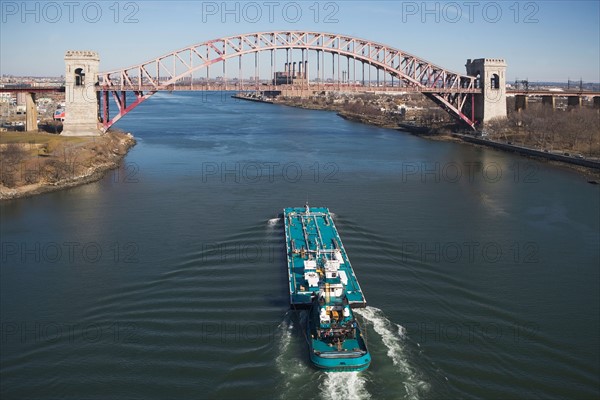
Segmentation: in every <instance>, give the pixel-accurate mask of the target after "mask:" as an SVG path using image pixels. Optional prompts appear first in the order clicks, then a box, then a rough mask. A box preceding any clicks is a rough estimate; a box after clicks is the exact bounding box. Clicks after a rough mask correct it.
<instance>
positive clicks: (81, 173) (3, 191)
mask: <svg viewBox="0 0 600 400" xmlns="http://www.w3.org/2000/svg"><path fill="white" fill-rule="evenodd" d="M135 144H136V142H135V139H134V138H133V136H132V135H131V134H129V133H123V132H117V131H114V132H113V131H110V132H108V133H106V134H104V135H101V136H87V137H65V136H60V135H53V134H47V133H32V132H25V133H24V132H3V133H0V201H1V200H9V199H16V198H21V197H28V196H33V195H36V194H41V193H47V192H52V191H56V190H61V189H66V188H71V187H74V186H79V185H84V184H87V183H90V182H94V181H97V180H100V179H102V177H104V176H105V174H106V173H107V172H108V171H110V170H113V169H116V168H118V167H119V165H120V164H121V161H122V160H123V158H124V157H125V155H126V154H127V152H128V151H129V149H130V148H131V147H133V146H135Z"/></svg>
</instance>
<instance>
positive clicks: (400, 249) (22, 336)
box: [0, 93, 600, 400]
mask: <svg viewBox="0 0 600 400" xmlns="http://www.w3.org/2000/svg"><path fill="white" fill-rule="evenodd" d="M117 126H118V127H119V128H121V129H124V130H127V131H130V132H132V133H133V134H134V135H135V136H136V138H137V139H138V145H137V146H136V147H134V148H133V149H132V150H131V152H130V153H129V155H128V156H127V158H126V160H125V162H124V164H123V167H122V168H121V169H119V170H118V171H115V172H113V173H111V174H109V175H108V176H107V177H106V178H105V179H103V180H101V181H99V182H96V183H92V184H89V185H85V186H82V187H78V188H73V189H70V190H66V191H61V192H56V193H50V194H45V195H41V196H37V197H34V198H29V199H20V200H14V201H9V202H4V203H2V204H1V205H0V210H1V213H2V214H1V216H2V224H1V225H2V226H1V228H0V229H1V231H0V232H1V235H2V237H1V240H2V254H1V257H2V260H1V261H2V267H1V269H0V278H1V281H0V285H1V286H0V289H1V292H0V300H1V304H0V306H1V309H0V311H1V327H2V331H1V337H0V339H1V356H0V362H1V364H0V374H1V379H0V389H1V391H0V397H1V398H2V399H3V400H7V399H26V398H64V399H78V400H79V399H106V398H113V399H132V398H139V399H164V398H172V399H175V398H180V399H192V398H198V399H199V398H211V399H229V398H248V399H251V398H256V399H278V398H281V399H306V398H323V399H354V398H356V399H367V398H371V399H405V398H408V399H442V398H443V399H447V398H523V399H525V398H527V399H529V398H598V396H599V385H600V381H599V376H600V367H599V354H600V349H599V341H598V337H600V327H599V318H598V315H599V314H600V310H599V304H600V298H599V291H600V289H599V286H600V283H599V273H598V265H599V264H600V255H599V241H600V237H599V231H600V227H599V220H600V215H599V210H600V192H599V188H598V186H594V185H590V184H588V183H587V182H586V180H585V178H583V177H582V176H580V175H578V174H576V173H573V172H571V171H569V170H565V169H561V168H558V167H555V166H550V165H547V164H544V163H541V162H537V161H530V160H527V159H525V158H520V157H517V156H513V155H511V154H507V153H502V152H497V151H494V150H490V149H484V148H476V147H472V146H467V145H461V144H456V143H448V142H435V141H428V140H424V139H421V138H418V137H414V136H411V135H409V134H406V133H402V132H397V131H394V130H388V129H380V128H376V127H371V126H367V125H362V124H357V123H352V122H349V121H345V120H343V119H341V118H339V117H337V116H336V115H335V114H334V113H331V112H322V111H310V110H301V109H294V108H289V107H284V106H277V105H267V104H260V103H253V102H243V101H235V100H233V99H231V98H229V97H228V95H222V94H220V93H209V94H206V93H183V94H181V93H175V94H162V93H161V94H157V95H155V96H154V97H153V98H151V99H150V100H149V101H148V102H146V103H144V104H142V105H141V106H140V107H138V108H137V109H136V110H135V111H133V112H132V113H131V114H130V115H127V116H126V117H125V118H124V119H123V120H121V121H120V122H119V123H118V124H117ZM306 201H308V202H309V203H310V204H312V205H314V206H326V207H329V209H330V210H331V211H332V212H333V213H334V214H335V222H336V225H337V228H338V230H339V232H340V235H341V237H342V240H343V242H344V245H345V247H346V250H347V252H348V254H349V256H350V259H351V261H352V264H353V267H354V269H355V272H356V274H357V277H358V279H359V281H360V283H361V286H362V288H363V291H364V292H365V295H366V298H367V302H368V304H369V306H368V307H367V308H366V309H363V310H361V311H360V318H361V320H362V324H363V326H364V327H366V332H367V340H368V345H369V348H370V351H371V353H372V358H373V362H372V364H371V367H370V368H369V369H368V370H367V371H365V372H361V373H343V374H342V373H337V374H335V373H322V372H320V371H316V370H315V369H313V368H312V367H311V366H310V364H309V361H308V355H307V345H306V342H305V338H304V336H303V329H302V327H303V324H304V323H305V318H306V316H305V315H304V314H302V313H294V312H290V311H288V298H287V293H286V289H287V285H286V280H287V276H286V265H285V258H284V248H283V226H282V222H281V220H280V219H279V218H278V216H279V214H280V213H281V212H282V209H283V208H284V207H290V206H302V205H304V203H305V202H306Z"/></svg>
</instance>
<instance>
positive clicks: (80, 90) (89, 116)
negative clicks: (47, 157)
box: [62, 50, 101, 136]
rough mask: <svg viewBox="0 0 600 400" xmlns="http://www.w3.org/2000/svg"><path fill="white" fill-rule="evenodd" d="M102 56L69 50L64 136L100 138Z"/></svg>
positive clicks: (66, 62) (66, 60)
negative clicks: (98, 92) (99, 89)
mask: <svg viewBox="0 0 600 400" xmlns="http://www.w3.org/2000/svg"><path fill="white" fill-rule="evenodd" d="M99 64H100V57H99V56H98V53H96V52H93V51H74V50H69V51H67V53H66V54H65V67H66V73H65V121H64V124H63V131H62V135H65V136H97V135H100V134H101V132H100V130H99V129H98V95H97V94H96V85H97V84H98V65H99Z"/></svg>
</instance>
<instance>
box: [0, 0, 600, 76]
mask: <svg viewBox="0 0 600 400" xmlns="http://www.w3.org/2000/svg"><path fill="white" fill-rule="evenodd" d="M0 5H1V15H0V23H1V26H0V73H1V74H13V75H38V76H40V75H61V74H63V70H64V62H63V56H64V53H65V51H66V50H69V49H73V50H95V51H97V52H99V53H100V57H101V65H100V70H112V69H117V68H121V67H126V66H129V65H133V64H137V63H140V62H143V61H147V60H150V59H153V58H155V57H157V56H159V55H162V54H164V53H168V52H171V51H173V50H176V49H179V48H182V47H186V46H188V45H191V44H194V43H200V42H203V41H206V40H209V39H215V38H218V37H221V36H229V35H235V34H239V33H249V32H256V31H268V30H283V29H295V30H296V29H297V30H317V31H323V32H334V33H341V34H347V35H351V36H357V37H362V38H365V39H369V40H374V41H378V42H381V43H384V44H386V45H389V46H392V47H395V48H399V49H402V50H404V51H407V52H409V53H412V54H415V55H417V56H420V57H422V58H424V59H426V60H429V61H431V62H434V63H436V64H438V65H441V66H443V67H445V68H448V69H450V70H453V71H456V72H460V73H463V72H464V64H465V62H466V59H468V58H481V57H493V58H504V59H506V61H507V63H508V79H509V80H513V79H514V78H519V79H525V78H529V79H530V80H531V81H549V80H551V81H566V80H567V78H570V79H572V80H578V79H579V78H583V80H584V81H588V82H590V81H594V82H598V81H600V1H598V0H589V1H519V2H517V1H514V0H511V1H477V0H465V1H437V2H435V1H434V2H423V1H366V0H362V1H320V2H317V1H315V0H310V1H280V0H272V1H271V0H265V1H263V0H258V1H253V2H252V1H251V2H247V1H237V2H236V1H229V2H223V1H173V2H170V1H169V2H167V1H115V0H110V1H95V2H94V1H63V0H59V1H55V2H52V1H50V2H48V1H41V2H39V1H38V2H35V1H29V2H23V1H4V0H2V1H0Z"/></svg>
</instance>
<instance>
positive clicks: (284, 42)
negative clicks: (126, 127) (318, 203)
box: [96, 31, 482, 131]
mask: <svg viewBox="0 0 600 400" xmlns="http://www.w3.org/2000/svg"><path fill="white" fill-rule="evenodd" d="M282 50H284V51H285V56H282V55H281V53H282ZM294 51H295V52H296V57H298V51H300V53H301V55H300V58H299V60H297V61H298V65H299V69H300V70H301V68H302V65H303V66H304V73H305V76H306V79H304V80H303V81H302V83H301V84H300V86H301V89H304V90H328V91H332V90H338V91H348V90H357V91H361V90H367V88H366V87H365V86H364V82H365V65H367V68H368V72H369V86H370V85H371V79H370V74H371V71H372V70H373V69H375V70H376V74H377V76H378V77H379V72H382V73H383V78H384V84H383V86H380V85H379V84H378V85H377V86H376V87H375V88H368V89H370V90H399V91H405V92H406V91H414V92H421V93H423V94H424V95H425V96H427V97H429V98H430V99H431V100H433V101H434V102H435V103H436V104H438V105H439V106H440V107H442V108H443V109H445V110H446V111H447V112H449V113H450V114H451V115H453V116H454V117H456V118H457V119H458V120H460V121H463V122H464V123H466V124H467V125H468V126H470V127H472V128H473V127H474V126H475V117H474V109H473V103H474V101H473V97H472V96H474V95H475V94H477V93H482V89H481V88H480V87H479V82H477V78H476V77H473V76H467V75H462V74H458V73H455V72H452V71H449V70H447V69H445V68H442V67H440V66H438V65H435V64H433V63H431V62H429V61H426V60H424V59H422V58H419V57H417V56H414V55H412V54H409V53H406V52H404V51H402V50H399V49H395V48H392V47H389V46H386V45H384V44H380V43H376V42H373V41H370V40H365V39H360V38H356V37H351V36H346V35H338V34H333V33H321V32H310V31H271V32H257V33H248V34H242V35H235V36H229V37H224V38H219V39H214V40H209V41H206V42H203V43H199V44H195V45H193V46H189V47H185V48H182V49H179V50H176V51H173V52H170V53H167V54H164V55H162V56H160V57H156V58H154V59H152V60H149V61H147V62H144V63H141V64H137V65H133V66H130V67H127V68H122V69H117V70H113V71H108V72H100V73H99V74H98V80H99V82H98V85H97V87H96V90H97V91H98V92H100V93H99V94H100V96H99V97H101V101H100V103H101V110H100V113H101V114H102V123H101V124H102V130H103V131H106V130H107V129H108V128H110V127H111V126H112V125H113V124H114V123H115V122H117V121H118V120H119V119H120V118H122V117H123V116H124V115H126V114H127V113H128V112H130V111H131V110H132V109H134V108H135V107H136V106H138V105H139V104H141V103H142V102H144V101H145V100H146V99H148V98H149V97H150V96H152V95H153V94H155V93H157V92H159V91H173V90H237V91H240V90H261V91H262V90H273V89H276V88H279V86H277V87H273V86H272V85H269V84H265V83H260V80H259V79H258V76H259V74H260V68H264V64H265V63H264V57H265V56H264V55H263V56H262V57H263V59H262V62H261V61H259V59H260V57H261V55H262V54H265V53H266V56H267V57H268V59H267V65H268V66H270V68H271V71H270V73H271V75H270V76H271V78H273V77H274V74H275V72H276V66H277V65H278V64H277V63H278V62H279V63H280V65H281V64H282V60H281V58H282V57H283V58H284V59H285V63H286V66H287V65H292V62H293V55H294ZM290 54H291V55H292V58H290ZM325 54H328V56H327V58H328V59H329V55H331V62H330V63H329V64H328V65H326V59H325ZM336 56H337V62H336ZM244 57H245V60H246V61H245V63H244V65H245V66H246V68H247V65H248V60H247V59H248V58H250V59H251V60H250V68H252V66H251V65H252V61H253V62H254V75H255V77H256V78H255V80H254V81H253V82H250V83H248V82H246V85H245V86H244V80H243V79H241V77H242V64H243V63H242V58H244ZM278 57H279V60H278ZM252 58H253V60H252ZM343 58H345V60H344V61H346V62H345V64H346V65H343V64H344V63H343V62H342V61H341V59H343ZM228 60H231V61H230V64H231V62H234V63H235V61H236V60H237V64H238V70H239V78H240V79H232V80H231V82H232V83H231V84H229V85H228V80H227V77H226V68H225V64H226V62H227V61H228ZM309 60H310V65H309V64H308V61H309ZM351 60H352V63H353V67H354V68H353V79H352V80H350V76H349V75H350V70H351V68H350V63H351ZM219 63H221V64H222V71H223V73H222V76H221V81H220V85H219V86H218V87H214V86H213V87H212V88H211V87H210V86H209V85H208V83H207V85H204V86H202V85H198V84H197V80H196V84H194V82H195V80H194V74H196V75H197V76H198V75H200V74H202V73H203V72H205V73H206V76H207V77H208V70H209V68H210V67H211V66H212V65H214V64H219ZM357 63H360V64H361V66H362V82H363V85H359V84H357V82H358V81H357V77H356V74H357V70H358V69H357V67H356V65H357ZM294 64H295V62H294ZM314 64H316V66H315V65H314ZM344 67H347V69H346V70H345V71H343V72H342V73H344V72H345V74H344V78H343V79H340V78H339V76H340V71H341V69H342V68H344ZM326 68H327V69H328V72H327V74H328V75H327V76H333V77H334V79H332V81H333V82H334V83H333V84H331V83H329V84H325V79H324V78H325V69H326ZM329 68H331V71H330V72H331V75H330V74H329ZM336 71H337V76H338V79H335V75H336ZM358 71H359V77H358V79H359V80H360V78H361V76H360V75H361V74H360V70H358ZM386 75H387V76H389V77H391V80H392V84H391V86H389V85H387V86H386ZM394 79H397V80H398V83H397V84H396V85H394V84H393V80H394ZM378 81H379V79H378ZM206 82H208V81H206ZM336 82H337V84H336ZM350 82H352V83H350ZM294 86H297V85H296V84H294ZM127 92H133V94H134V96H135V98H134V99H133V101H131V102H128V101H127ZM110 97H112V98H113V100H114V103H115V104H116V107H117V110H116V113H115V114H114V115H113V116H112V117H111V115H110V109H109V107H110V106H109V104H110V103H111V102H110V100H109V99H110ZM469 97H471V98H470V101H468V100H469ZM469 105H470V106H469ZM466 109H467V110H466Z"/></svg>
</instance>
